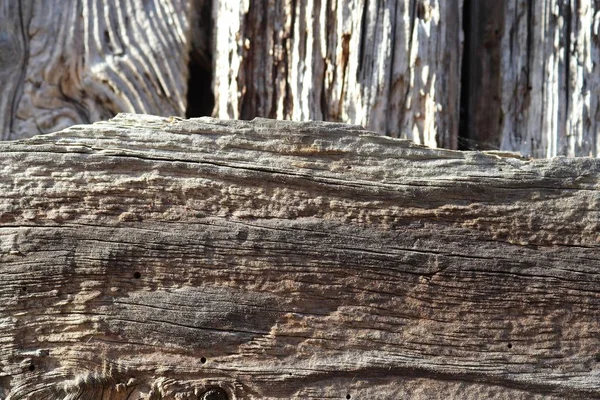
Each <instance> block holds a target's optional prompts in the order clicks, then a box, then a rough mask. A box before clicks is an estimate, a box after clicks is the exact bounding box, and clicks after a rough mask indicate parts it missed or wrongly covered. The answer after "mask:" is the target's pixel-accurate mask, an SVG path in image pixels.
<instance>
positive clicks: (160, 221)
mask: <svg viewBox="0 0 600 400" xmlns="http://www.w3.org/2000/svg"><path fill="white" fill-rule="evenodd" d="M0 170H1V174H0V282H1V284H0V308H1V310H2V311H1V313H0V397H1V398H10V399H77V398H79V399H84V398H85V399H106V398H111V399H123V400H124V399H138V398H144V399H192V398H194V399H196V398H204V399H209V398H210V399H215V398H229V399H234V398H237V399H265V398H285V399H288V398H303V399H317V398H318V399H322V398H339V399H363V398H393V399H397V398H411V399H430V398H444V399H447V398H457V399H458V398H460V399H465V398H473V399H475V398H477V399H479V398H511V399H525V398H527V399H531V398H537V399H542V398H543V399H552V398H555V399H558V398H562V399H564V398H569V397H570V398H577V399H582V398H597V397H598V396H600V380H599V379H598V378H599V375H600V350H599V349H600V273H599V269H598V262H599V260H600V255H599V254H600V253H599V252H598V250H599V247H600V234H599V223H600V219H599V213H600V182H599V181H600V160H596V159H591V158H580V159H565V158H556V159H551V160H527V159H520V158H514V157H503V156H502V155H498V154H490V153H487V154H486V153H478V152H464V153H463V152H455V151H448V150H433V149H428V148H424V147H421V146H417V145H415V144H413V143H411V142H409V141H405V140H397V139H391V138H388V137H383V136H378V135H376V134H373V133H370V132H368V131H365V130H362V129H361V128H359V127H356V126H348V125H341V124H329V123H317V122H308V123H293V122H282V121H270V120H254V121H251V122H243V121H219V120H215V119H210V118H202V119H196V120H179V119H177V118H170V119H165V118H159V117H150V116H133V115H120V116H119V117H118V118H116V119H113V120H111V121H109V122H103V123H97V124H94V125H88V126H75V127H72V128H69V129H67V130H64V131H62V132H58V133H54V134H49V135H44V136H36V137H34V138H32V139H27V140H21V141H16V142H12V143H0ZM211 391H212V392H211Z"/></svg>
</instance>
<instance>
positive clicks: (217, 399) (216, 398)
mask: <svg viewBox="0 0 600 400" xmlns="http://www.w3.org/2000/svg"><path fill="white" fill-rule="evenodd" d="M200 400H228V397H227V393H225V391H224V390H223V389H221V388H211V389H208V390H207V391H206V392H204V393H202V395H201V396H200Z"/></svg>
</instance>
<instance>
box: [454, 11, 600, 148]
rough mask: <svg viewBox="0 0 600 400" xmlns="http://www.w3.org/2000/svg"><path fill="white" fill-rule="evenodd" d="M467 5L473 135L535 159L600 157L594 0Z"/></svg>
mask: <svg viewBox="0 0 600 400" xmlns="http://www.w3.org/2000/svg"><path fill="white" fill-rule="evenodd" d="M472 4H473V13H472V14H471V20H472V21H473V24H472V26H473V30H472V31H471V32H468V33H467V34H468V35H470V37H471V41H472V46H473V47H472V49H473V50H472V51H471V54H472V58H471V59H470V60H469V62H470V63H471V64H472V68H471V70H472V72H473V73H472V74H471V76H469V77H465V79H470V87H471V88H472V89H473V90H472V91H471V93H470V111H469V114H470V116H471V117H472V118H471V120H470V128H471V131H470V137H471V138H472V139H473V140H474V141H475V142H476V143H479V144H480V148H484V149H485V148H494V147H496V146H501V148H502V149H503V150H515V151H520V152H521V153H522V154H526V155H532V156H534V157H553V156H556V155H566V156H594V157H596V156H598V155H600V142H599V141H598V135H599V134H600V103H599V100H598V99H599V94H600V79H599V75H598V65H599V64H600V4H599V2H598V1H595V0H577V1H575V0H571V1H563V0H531V1H530V0H502V1H498V2H494V3H493V4H492V5H491V6H490V5H483V4H484V3H483V2H477V1H473V2H472ZM496 148H498V147H496Z"/></svg>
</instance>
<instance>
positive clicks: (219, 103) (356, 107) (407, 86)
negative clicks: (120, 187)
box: [213, 0, 462, 148]
mask: <svg viewBox="0 0 600 400" xmlns="http://www.w3.org/2000/svg"><path fill="white" fill-rule="evenodd" d="M214 7H215V8H214V15H215V21H216V23H215V31H214V34H213V36H214V40H213V44H214V48H213V52H214V62H215V68H214V92H215V96H216V98H215V103H216V104H215V111H214V115H215V116H217V117H219V118H242V119H251V118H253V117H256V116H262V117H270V118H277V119H284V118H285V119H293V120H307V119H312V120H328V121H343V122H347V123H353V124H361V125H363V126H367V127H368V128H369V129H372V130H374V131H376V132H379V133H383V134H386V135H389V136H393V137H404V138H409V139H412V140H414V141H415V142H417V143H422V144H426V145H428V146H431V147H437V146H443V147H448V148H456V140H457V134H458V119H459V97H460V62H461V54H462V39H461V29H462V23H461V17H462V13H461V9H462V0H451V1H435V0H433V1H429V0H419V1H411V0H391V1H381V2H379V1H378V2H373V1H368V0H351V1H346V0H336V1H319V0H308V1H292V0H276V1H271V2H263V1H256V0H250V1H246V2H231V1H217V2H216V3H215V5H214Z"/></svg>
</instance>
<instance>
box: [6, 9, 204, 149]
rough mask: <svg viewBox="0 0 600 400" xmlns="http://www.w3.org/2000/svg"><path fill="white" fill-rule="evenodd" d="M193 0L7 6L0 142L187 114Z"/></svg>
mask: <svg viewBox="0 0 600 400" xmlns="http://www.w3.org/2000/svg"><path fill="white" fill-rule="evenodd" d="M191 4H192V2H191V1H190V0H160V1H143V0H84V1H79V0H61V1H43V0H8V1H4V0H3V1H2V2H1V3H0V139H4V140H6V139H18V138H21V137H27V136H31V135H33V134H36V133H44V132H52V131H56V130H59V129H62V128H65V127H67V126H70V125H73V124H78V123H86V122H90V121H98V120H102V119H107V118H110V117H112V116H114V115H115V114H116V113H117V112H121V111H126V112H138V113H154V114H159V115H180V116H183V115H185V108H186V104H185V96H186V91H187V90H186V88H187V64H188V61H187V60H188V53H189V49H190V35H191V34H190V21H189V19H190V18H191V15H192V14H193V13H192V12H191V11H192V10H191V9H192V5H191Z"/></svg>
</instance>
